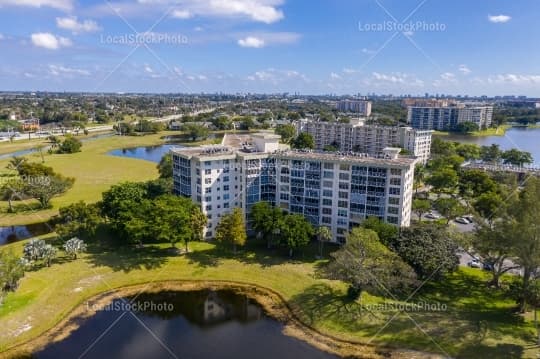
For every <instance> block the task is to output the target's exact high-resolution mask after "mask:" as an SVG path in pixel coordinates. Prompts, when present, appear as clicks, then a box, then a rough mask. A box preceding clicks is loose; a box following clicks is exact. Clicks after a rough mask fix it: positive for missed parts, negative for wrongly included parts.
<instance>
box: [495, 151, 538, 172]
mask: <svg viewBox="0 0 540 359" xmlns="http://www.w3.org/2000/svg"><path fill="white" fill-rule="evenodd" d="M501 158H502V160H503V162H504V163H505V164H511V165H514V166H520V167H521V166H523V165H524V164H531V163H533V157H532V155H531V153H530V152H526V151H520V150H518V149H515V148H512V149H511V150H508V151H504V152H503V153H502V154H501Z"/></svg>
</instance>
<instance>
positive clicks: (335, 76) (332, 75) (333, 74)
mask: <svg viewBox="0 0 540 359" xmlns="http://www.w3.org/2000/svg"><path fill="white" fill-rule="evenodd" d="M330 78H331V79H332V80H341V76H339V75H338V74H336V73H335V72H331V73H330Z"/></svg>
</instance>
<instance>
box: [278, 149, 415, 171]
mask: <svg viewBox="0 0 540 359" xmlns="http://www.w3.org/2000/svg"><path fill="white" fill-rule="evenodd" d="M275 155H276V156H277V157H278V158H279V157H286V158H297V159H301V160H306V159H308V160H309V159H312V160H322V161H340V162H343V161H349V162H354V163H365V164H373V163H377V164H382V165H387V166H397V167H409V166H410V165H411V164H414V163H416V162H417V158H415V157H410V156H399V157H396V158H391V157H390V156H385V155H380V156H370V155H368V154H365V153H357V152H325V151H315V150H286V151H279V152H276V153H275Z"/></svg>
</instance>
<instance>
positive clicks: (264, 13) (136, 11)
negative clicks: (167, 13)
mask: <svg viewBox="0 0 540 359" xmlns="http://www.w3.org/2000/svg"><path fill="white" fill-rule="evenodd" d="M0 1H1V0H0ZM282 4H283V0H138V1H137V2H116V3H113V4H112V7H113V8H114V11H113V10H112V9H111V7H110V6H109V5H107V4H105V5H103V4H101V5H98V6H97V7H95V8H94V10H95V11H96V12H99V13H109V14H112V13H114V12H119V13H121V14H123V15H124V16H141V15H146V14H148V12H152V11H153V12H162V11H164V10H167V9H168V8H171V7H173V8H177V10H175V11H174V12H173V13H172V16H173V17H178V18H181V19H184V18H188V17H194V16H210V17H239V18H247V19H250V20H252V21H256V22H263V23H266V24H271V23H274V22H276V21H279V20H281V19H283V17H284V15H283V11H281V10H280V9H279V6H280V5H282ZM175 13H176V15H177V16H175Z"/></svg>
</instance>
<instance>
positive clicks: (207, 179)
mask: <svg viewBox="0 0 540 359" xmlns="http://www.w3.org/2000/svg"><path fill="white" fill-rule="evenodd" d="M210 183H212V179H211V178H205V179H204V184H210Z"/></svg>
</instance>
